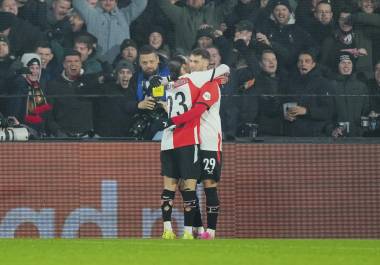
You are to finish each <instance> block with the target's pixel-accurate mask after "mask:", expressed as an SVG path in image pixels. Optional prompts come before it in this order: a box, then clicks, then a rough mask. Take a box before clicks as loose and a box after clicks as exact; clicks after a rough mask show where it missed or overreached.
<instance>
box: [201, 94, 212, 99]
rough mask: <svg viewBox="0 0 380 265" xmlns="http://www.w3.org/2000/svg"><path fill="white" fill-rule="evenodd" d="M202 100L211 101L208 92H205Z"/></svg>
mask: <svg viewBox="0 0 380 265" xmlns="http://www.w3.org/2000/svg"><path fill="white" fill-rule="evenodd" d="M202 97H203V99H204V100H211V94H210V92H206V93H204V94H203V95H202Z"/></svg>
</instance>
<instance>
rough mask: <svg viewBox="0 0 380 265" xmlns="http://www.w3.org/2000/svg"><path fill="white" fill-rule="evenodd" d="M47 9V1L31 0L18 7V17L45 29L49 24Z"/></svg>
mask: <svg viewBox="0 0 380 265" xmlns="http://www.w3.org/2000/svg"><path fill="white" fill-rule="evenodd" d="M47 11H48V7H47V3H46V1H39V0H29V1H27V2H26V3H25V4H24V6H22V7H19V8H18V17H20V18H23V19H25V20H27V21H29V22H30V23H31V24H33V25H34V26H36V27H38V28H40V29H41V30H44V29H45V28H46V26H47V15H46V14H47Z"/></svg>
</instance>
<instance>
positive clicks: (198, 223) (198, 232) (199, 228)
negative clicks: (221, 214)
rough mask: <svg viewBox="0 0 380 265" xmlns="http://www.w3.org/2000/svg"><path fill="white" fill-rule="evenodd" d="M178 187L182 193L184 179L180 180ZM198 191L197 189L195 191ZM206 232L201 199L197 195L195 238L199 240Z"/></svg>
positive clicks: (194, 225)
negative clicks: (200, 204) (200, 203)
mask: <svg viewBox="0 0 380 265" xmlns="http://www.w3.org/2000/svg"><path fill="white" fill-rule="evenodd" d="M178 187H179V190H180V191H183V190H184V182H183V180H182V179H180V180H179V183H178ZM195 190H196V189H195ZM203 232H204V228H203V222H202V214H201V208H200V206H199V198H198V195H197V194H196V193H195V214H194V223H193V236H194V238H198V237H200V236H201V234H202V233H203Z"/></svg>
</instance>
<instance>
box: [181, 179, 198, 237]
mask: <svg viewBox="0 0 380 265" xmlns="http://www.w3.org/2000/svg"><path fill="white" fill-rule="evenodd" d="M183 182H184V188H183V190H181V194H182V199H183V213H184V234H183V238H184V239H193V238H194V237H193V224H194V216H195V202H196V191H195V187H196V184H197V180H196V179H186V180H184V181H183Z"/></svg>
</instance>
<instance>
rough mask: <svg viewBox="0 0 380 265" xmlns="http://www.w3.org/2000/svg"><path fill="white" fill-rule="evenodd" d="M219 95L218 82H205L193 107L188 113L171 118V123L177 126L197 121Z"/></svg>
mask: <svg viewBox="0 0 380 265" xmlns="http://www.w3.org/2000/svg"><path fill="white" fill-rule="evenodd" d="M219 95H220V94H219V84H218V82H217V81H216V80H214V81H213V82H207V83H206V84H204V85H203V86H202V88H201V92H200V94H199V96H198V98H197V100H196V102H195V103H194V106H193V107H192V108H191V109H190V110H189V111H187V112H185V113H183V114H181V115H178V116H176V117H173V118H171V122H172V123H173V124H175V125H176V126H178V125H181V124H184V123H187V122H190V121H192V120H194V119H199V118H200V117H201V116H202V114H203V113H204V112H205V111H206V110H209V109H210V108H211V106H212V105H213V104H214V103H215V102H217V101H218V99H219Z"/></svg>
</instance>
